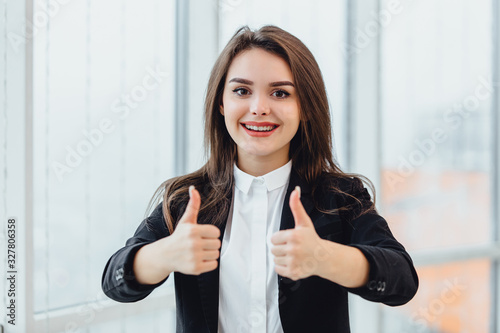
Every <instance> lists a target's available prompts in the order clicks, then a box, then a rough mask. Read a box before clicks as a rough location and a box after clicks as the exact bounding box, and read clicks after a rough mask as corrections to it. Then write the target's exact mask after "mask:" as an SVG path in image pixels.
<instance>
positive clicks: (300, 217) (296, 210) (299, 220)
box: [290, 186, 314, 227]
mask: <svg viewBox="0 0 500 333" xmlns="http://www.w3.org/2000/svg"><path fill="white" fill-rule="evenodd" d="M290 210H291V211H292V214H293V219H294V220H295V226H296V227H298V226H301V227H314V225H313V223H312V221H311V218H310V217H309V215H307V212H306V210H305V209H304V206H303V205H302V202H301V201H300V187H299V186H297V187H295V190H294V191H293V192H292V194H291V195H290Z"/></svg>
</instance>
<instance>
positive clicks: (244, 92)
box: [233, 88, 250, 96]
mask: <svg viewBox="0 0 500 333" xmlns="http://www.w3.org/2000/svg"><path fill="white" fill-rule="evenodd" d="M233 92H234V93H236V95H239V96H245V95H248V94H249V93H250V92H249V91H248V90H247V89H245V88H236V89H234V90H233Z"/></svg>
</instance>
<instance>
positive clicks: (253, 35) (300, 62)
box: [146, 25, 375, 233]
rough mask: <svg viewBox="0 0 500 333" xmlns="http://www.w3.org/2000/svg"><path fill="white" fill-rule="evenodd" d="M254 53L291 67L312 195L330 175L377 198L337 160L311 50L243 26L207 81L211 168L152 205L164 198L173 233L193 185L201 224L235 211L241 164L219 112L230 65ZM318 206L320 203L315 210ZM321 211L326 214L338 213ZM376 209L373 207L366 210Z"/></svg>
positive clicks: (297, 158)
mask: <svg viewBox="0 0 500 333" xmlns="http://www.w3.org/2000/svg"><path fill="white" fill-rule="evenodd" d="M251 48H260V49H263V50H265V51H268V52H270V53H273V54H275V55H277V56H279V57H281V58H283V59H284V60H285V61H286V62H287V63H288V65H289V66H290V69H291V72H292V75H293V80H294V84H295V87H296V91H297V96H298V100H299V105H300V124H299V128H298V130H297V133H296V134H295V136H294V137H293V138H292V140H291V142H290V151H289V157H290V158H291V159H292V167H293V169H294V170H295V171H296V172H297V174H298V175H299V176H300V177H301V178H302V179H304V180H305V181H307V182H308V183H309V184H311V186H312V194H313V196H314V193H315V189H316V187H317V185H318V184H319V183H324V182H323V181H320V179H322V180H323V179H324V178H323V177H325V176H328V178H330V179H338V178H344V179H345V178H351V177H354V178H355V180H356V181H358V183H360V179H363V181H364V182H365V183H366V184H367V185H368V186H369V187H370V189H371V191H372V193H373V195H375V190H374V187H373V184H372V183H371V182H370V180H369V179H367V178H366V177H364V176H361V175H358V174H347V173H344V172H343V171H342V170H341V169H340V167H339V166H338V165H337V163H335V161H334V159H333V156H332V150H333V149H332V138H331V124H330V110H329V105H328V98H327V94H326V89H325V84H324V81H323V77H322V75H321V71H320V69H319V66H318V64H317V63H316V60H315V59H314V56H313V55H312V53H311V52H310V51H309V49H308V48H307V47H306V46H305V45H304V44H303V43H302V42H301V41H300V40H299V39H298V38H296V37H295V36H293V35H291V34H290V33H288V32H286V31H284V30H282V29H280V28H278V27H276V26H272V25H267V26H264V27H262V28H260V29H259V30H257V31H252V30H250V29H249V28H248V26H244V27H241V28H240V29H238V30H237V31H236V33H235V34H234V35H233V37H232V38H231V39H230V40H229V42H228V44H227V45H226V47H225V48H224V49H223V50H222V52H221V54H220V55H219V57H218V59H217V61H216V62H215V65H214V67H213V69H212V72H211V75H210V79H209V81H208V87H207V92H206V98H205V119H204V125H205V158H207V162H206V164H205V165H203V166H202V167H201V168H200V169H199V170H197V171H195V172H192V173H190V174H187V175H184V176H178V177H174V178H171V179H169V180H167V181H165V182H163V183H162V184H161V185H160V186H159V187H158V189H157V190H156V191H155V193H154V195H153V197H152V198H151V200H150V202H149V205H148V209H147V211H146V215H147V214H148V213H147V212H148V211H149V210H150V209H151V208H152V207H153V206H156V205H157V204H158V202H159V200H160V199H161V197H163V204H162V208H163V217H164V218H165V221H166V223H167V228H168V230H169V232H170V233H172V232H173V231H174V229H175V224H176V222H177V221H178V219H179V218H180V214H182V213H183V211H184V210H185V206H186V205H187V202H188V201H189V194H188V188H189V186H190V185H194V186H195V187H196V189H197V190H198V191H199V192H200V196H201V206H200V212H199V215H198V216H199V223H209V224H215V225H217V226H220V225H221V224H222V223H224V222H225V221H224V220H223V219H224V218H225V217H227V215H228V212H229V209H230V206H231V199H232V190H233V182H234V177H233V165H234V162H235V161H236V160H237V149H236V144H235V142H234V141H233V139H232V138H231V136H230V135H229V132H228V131H227V129H226V126H225V122H224V116H222V114H221V113H220V112H219V110H220V106H221V105H222V95H223V91H224V84H225V81H226V75H227V72H228V70H229V66H230V65H231V63H232V61H233V59H234V58H235V57H236V55H238V54H239V53H240V52H242V51H244V50H248V49H251ZM331 184H334V183H331ZM331 190H333V191H335V192H338V193H341V194H344V195H346V196H349V197H351V199H352V200H351V201H353V200H354V201H357V202H358V204H359V203H360V201H359V200H357V199H356V198H354V197H353V196H352V195H350V194H348V193H346V192H343V191H341V190H340V189H339V188H338V187H337V186H335V185H332V187H331ZM317 201H318V200H315V205H316V202H317ZM181 207H182V208H181ZM316 208H317V209H318V210H320V211H321V212H323V213H327V214H335V213H337V212H338V211H339V209H335V210H329V211H328V210H323V209H322V208H321V207H316ZM373 208H374V203H372V204H371V205H370V207H367V208H366V209H364V211H367V210H370V209H373ZM342 209H348V207H341V208H340V210H342ZM172 212H177V214H178V215H179V216H173V215H172Z"/></svg>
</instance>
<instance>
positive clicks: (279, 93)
mask: <svg viewBox="0 0 500 333" xmlns="http://www.w3.org/2000/svg"><path fill="white" fill-rule="evenodd" d="M273 95H274V97H277V98H280V99H284V98H287V97H288V96H290V94H289V93H288V92H286V91H284V90H276V91H275V92H273Z"/></svg>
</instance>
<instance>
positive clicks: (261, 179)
mask: <svg viewBox="0 0 500 333" xmlns="http://www.w3.org/2000/svg"><path fill="white" fill-rule="evenodd" d="M256 181H257V184H259V185H262V184H264V178H256Z"/></svg>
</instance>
